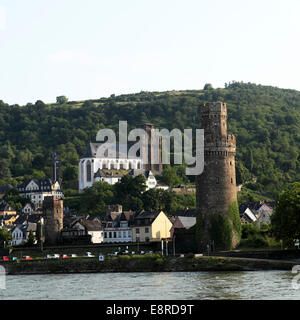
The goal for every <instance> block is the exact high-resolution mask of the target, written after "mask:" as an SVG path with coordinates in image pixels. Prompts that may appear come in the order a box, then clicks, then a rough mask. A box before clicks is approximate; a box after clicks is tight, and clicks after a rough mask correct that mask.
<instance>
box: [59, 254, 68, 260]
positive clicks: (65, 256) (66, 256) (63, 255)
mask: <svg viewBox="0 0 300 320" xmlns="http://www.w3.org/2000/svg"><path fill="white" fill-rule="evenodd" d="M60 257H61V258H62V259H66V258H68V255H66V254H62V255H61V256H60Z"/></svg>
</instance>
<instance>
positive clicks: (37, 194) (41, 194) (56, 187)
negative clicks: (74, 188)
mask: <svg viewBox="0 0 300 320" xmlns="http://www.w3.org/2000/svg"><path fill="white" fill-rule="evenodd" d="M17 190H18V191H19V193H20V195H22V196H23V197H26V198H28V199H30V200H31V202H32V203H33V204H35V205H36V204H38V205H42V203H43V201H44V198H45V197H49V196H54V197H56V198H58V199H60V198H62V197H63V193H62V192H61V189H60V184H59V182H58V181H56V182H54V183H53V182H52V180H51V179H49V178H48V179H31V180H29V181H25V182H23V183H22V184H20V185H19V186H17Z"/></svg>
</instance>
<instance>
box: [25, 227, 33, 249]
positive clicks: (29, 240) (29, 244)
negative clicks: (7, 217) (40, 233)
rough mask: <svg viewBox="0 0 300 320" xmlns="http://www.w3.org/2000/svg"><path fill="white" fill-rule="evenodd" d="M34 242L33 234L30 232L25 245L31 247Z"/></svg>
mask: <svg viewBox="0 0 300 320" xmlns="http://www.w3.org/2000/svg"><path fill="white" fill-rule="evenodd" d="M34 242H35V236H34V234H33V232H32V231H31V230H30V231H29V235H28V241H27V243H26V244H27V246H28V247H32V246H33V245H34Z"/></svg>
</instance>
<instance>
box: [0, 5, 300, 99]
mask: <svg viewBox="0 0 300 320" xmlns="http://www.w3.org/2000/svg"><path fill="white" fill-rule="evenodd" d="M299 17H300V1H299V0H272V1H271V0H270V1H269V0H226V1H225V0H204V1H202V0H181V1H177V0H105V1H104V0H84V1H83V0H0V57H1V59H0V100H3V101H5V102H7V103H9V104H13V103H18V104H26V103H27V102H32V103H34V102H35V101H36V100H38V99H40V100H43V101H44V102H55V100H56V97H57V96H59V95H66V96H67V97H68V98H69V100H84V99H96V98H100V97H106V96H109V95H111V94H113V93H114V94H121V93H134V92H140V91H141V90H143V91H164V90H173V89H175V90H180V89H182V90H183V89H202V88H203V86H204V84H205V83H211V84H212V85H213V86H214V87H224V83H225V82H230V81H232V80H235V81H244V82H254V83H257V84H263V85H273V86H278V87H281V88H291V89H297V90H300V79H299V77H300V62H299V59H300V41H299V38H300V18H299Z"/></svg>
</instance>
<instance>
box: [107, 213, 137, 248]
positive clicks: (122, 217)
mask: <svg viewBox="0 0 300 320" xmlns="http://www.w3.org/2000/svg"><path fill="white" fill-rule="evenodd" d="M132 215H133V212H131V211H126V212H122V211H121V212H110V213H108V214H107V216H106V218H105V221H103V224H104V226H105V227H104V243H116V242H132V229H131V227H130V219H131V217H132Z"/></svg>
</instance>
